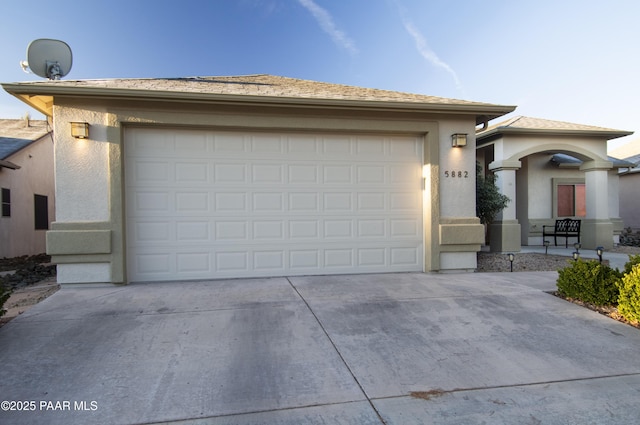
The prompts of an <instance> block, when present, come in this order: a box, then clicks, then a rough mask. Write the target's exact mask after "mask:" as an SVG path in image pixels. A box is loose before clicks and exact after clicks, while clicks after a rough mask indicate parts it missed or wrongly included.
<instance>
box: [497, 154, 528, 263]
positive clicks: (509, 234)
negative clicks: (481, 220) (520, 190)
mask: <svg viewBox="0 0 640 425" xmlns="http://www.w3.org/2000/svg"><path fill="white" fill-rule="evenodd" d="M521 166H522V163H521V162H520V161H502V160H500V161H494V162H492V163H491V164H489V169H490V170H492V171H493V172H494V173H495V175H496V186H497V187H498V190H499V191H500V193H501V194H503V195H505V196H507V197H508V198H509V203H507V206H506V207H505V209H504V210H502V211H501V212H500V213H498V215H497V216H496V218H495V220H494V222H493V223H491V225H490V228H489V245H490V247H491V251H492V252H507V251H509V252H519V251H520V245H521V242H520V236H521V235H520V223H518V220H517V219H516V170H518V169H519V168H520V167H521Z"/></svg>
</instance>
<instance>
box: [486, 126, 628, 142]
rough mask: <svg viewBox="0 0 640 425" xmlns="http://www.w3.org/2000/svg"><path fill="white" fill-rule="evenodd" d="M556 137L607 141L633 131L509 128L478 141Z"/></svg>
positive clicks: (489, 131) (498, 128)
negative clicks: (517, 136) (512, 136)
mask: <svg viewBox="0 0 640 425" xmlns="http://www.w3.org/2000/svg"><path fill="white" fill-rule="evenodd" d="M503 134H515V135H554V136H577V137H600V138H603V139H606V140H612V139H617V138H619V137H625V136H630V135H632V134H633V131H623V130H604V129H603V130H571V129H552V128H508V127H497V128H493V129H491V130H487V131H485V132H482V133H478V134H477V135H476V137H477V139H478V140H485V139H489V138H491V137H495V136H499V135H503Z"/></svg>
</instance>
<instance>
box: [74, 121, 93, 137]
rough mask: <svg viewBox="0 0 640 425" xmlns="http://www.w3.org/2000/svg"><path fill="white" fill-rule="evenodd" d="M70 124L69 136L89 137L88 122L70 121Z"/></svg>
mask: <svg viewBox="0 0 640 425" xmlns="http://www.w3.org/2000/svg"><path fill="white" fill-rule="evenodd" d="M70 124H71V136H73V137H75V138H76V139H87V138H89V123H88V122H72V123H70Z"/></svg>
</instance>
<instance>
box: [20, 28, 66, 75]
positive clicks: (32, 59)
mask: <svg viewBox="0 0 640 425" xmlns="http://www.w3.org/2000/svg"><path fill="white" fill-rule="evenodd" d="M72 62H73V60H72V54H71V48H70V47H69V45H68V44H67V43H65V42H64V41H60V40H51V39H48V38H40V39H38V40H33V41H32V42H31V43H29V47H27V62H26V63H25V62H24V61H23V62H20V66H22V69H23V70H25V71H26V67H27V66H28V67H29V69H31V71H33V73H34V74H36V75H39V76H40V77H42V78H48V79H50V80H59V79H60V78H62V77H64V76H65V75H67V74H68V73H69V71H71V64H72Z"/></svg>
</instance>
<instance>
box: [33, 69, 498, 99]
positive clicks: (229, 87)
mask: <svg viewBox="0 0 640 425" xmlns="http://www.w3.org/2000/svg"><path fill="white" fill-rule="evenodd" d="M43 83H45V84H55V85H56V86H58V87H75V88H82V87H92V88H108V89H134V90H148V91H168V92H180V93H211V94H233V95H245V96H270V97H285V98H286V97H290V98H309V99H345V100H373V101H399V102H420V103H437V104H452V105H489V104H488V103H479V102H472V101H468V100H457V99H448V98H443V97H436V96H427V95H421V94H414V93H404V92H396V91H390V90H380V89H371V88H364V87H356V86H347V85H343V84H332V83H323V82H319V81H311V80H301V79H297V78H288V77H280V76H275V75H267V74H257V75H242V76H220V77H185V78H120V79H105V80H56V81H46V82H41V81H37V82H32V83H21V84H22V85H27V84H34V85H42V84H43Z"/></svg>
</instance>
